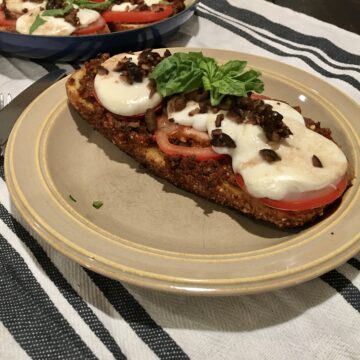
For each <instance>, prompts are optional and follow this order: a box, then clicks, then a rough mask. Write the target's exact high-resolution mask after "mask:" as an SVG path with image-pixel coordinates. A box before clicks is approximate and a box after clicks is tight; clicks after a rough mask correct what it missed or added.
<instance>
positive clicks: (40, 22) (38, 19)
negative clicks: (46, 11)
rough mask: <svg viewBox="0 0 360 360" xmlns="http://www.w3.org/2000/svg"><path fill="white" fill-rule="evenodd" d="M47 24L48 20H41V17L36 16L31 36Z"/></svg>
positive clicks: (31, 27) (30, 31)
mask: <svg viewBox="0 0 360 360" xmlns="http://www.w3.org/2000/svg"><path fill="white" fill-rule="evenodd" d="M45 23H46V20H44V19H43V18H41V17H40V16H39V15H36V18H35V20H34V22H33V23H32V24H31V26H30V29H29V34H30V35H31V34H32V33H33V32H34V31H35V30H36V29H37V28H38V27H39V26H41V25H43V24H45Z"/></svg>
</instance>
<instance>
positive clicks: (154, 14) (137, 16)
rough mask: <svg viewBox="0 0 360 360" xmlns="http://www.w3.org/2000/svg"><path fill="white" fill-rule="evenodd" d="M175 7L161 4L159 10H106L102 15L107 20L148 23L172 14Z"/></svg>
mask: <svg viewBox="0 0 360 360" xmlns="http://www.w3.org/2000/svg"><path fill="white" fill-rule="evenodd" d="M173 12H174V9H173V7H172V6H171V5H167V6H161V7H160V8H159V11H152V10H146V11H104V12H103V13H102V16H103V17H104V19H105V21H106V22H115V23H116V22H119V23H131V24H135V23H139V24H146V23H151V22H155V21H159V20H162V19H165V18H167V17H169V16H171V15H172V14H173Z"/></svg>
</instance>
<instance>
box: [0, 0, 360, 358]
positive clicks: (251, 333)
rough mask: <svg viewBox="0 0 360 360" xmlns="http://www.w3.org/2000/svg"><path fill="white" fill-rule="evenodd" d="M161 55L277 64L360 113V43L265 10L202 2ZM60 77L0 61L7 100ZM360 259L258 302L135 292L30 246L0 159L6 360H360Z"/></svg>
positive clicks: (0, 348)
mask: <svg viewBox="0 0 360 360" xmlns="http://www.w3.org/2000/svg"><path fill="white" fill-rule="evenodd" d="M166 45H167V46H186V45H188V46H197V47H217V48H224V49H231V50H238V51H242V52H249V53H253V54H259V55H264V56H267V57H271V58H275V59H278V60H280V61H284V62H287V63H290V64H293V65H295V66H297V67H299V68H303V69H305V70H307V71H309V72H311V73H313V74H315V75H317V76H319V77H323V78H326V79H327V81H329V82H330V83H332V84H333V85H335V86H337V87H338V88H340V89H342V90H343V91H344V92H346V93H348V94H349V95H350V96H351V97H353V98H354V99H356V100H357V101H359V102H360V36H358V35H356V34H353V33H350V32H347V31H344V30H341V29H339V28H337V27H335V26H332V25H329V24H326V23H323V22H320V21H318V20H315V19H313V18H311V17H308V16H305V15H302V14H299V13H296V12H293V11H291V10H288V9H285V8H282V7H279V6H276V5H273V4H271V3H268V2H265V1H263V0H253V1H247V2H245V1H240V0H238V1H235V0H228V1H220V0H203V1H202V2H201V3H200V4H199V6H198V9H197V12H196V16H195V17H193V18H192V19H191V20H190V21H189V22H188V23H187V24H186V25H185V26H184V27H182V29H181V31H180V32H179V33H178V34H177V36H176V38H174V39H173V40H172V41H171V42H169V43H167V44H166ZM56 66H57V65H54V64H46V63H44V62H41V61H37V62H30V61H25V60H19V59H15V58H5V57H0V70H1V74H0V92H5V93H7V92H11V93H12V94H13V95H17V94H18V93H20V92H21V91H22V90H23V89H24V88H26V87H27V86H28V85H29V84H31V83H32V82H33V81H34V80H36V79H37V78H39V77H41V76H42V75H44V74H45V73H46V72H47V71H49V70H51V69H53V68H54V67H56ZM60 66H61V67H65V68H66V69H68V70H72V68H73V67H72V66H71V65H60ZM359 259H360V258H359V257H355V258H352V259H350V260H349V261H348V262H347V263H346V264H344V265H343V266H341V267H339V268H338V269H336V270H333V271H330V272H329V273H327V274H325V275H323V276H321V278H319V279H315V280H312V281H309V282H307V283H305V284H301V285H298V286H295V287H292V288H289V289H284V290H279V291H275V292H272V293H267V294H261V295H252V296H241V297H240V296H238V297H228V298H195V297H182V296H175V295H169V294H163V293H159V292H155V291H150V290H145V289H140V288H136V287H132V286H128V285H126V284H122V283H119V282H117V281H114V280H110V279H107V278H105V277H103V276H101V275H98V274H95V273H93V272H91V271H89V270H87V269H84V268H82V267H81V266H79V265H77V264H76V263H74V262H72V261H71V260H69V259H67V258H66V257H64V256H62V255H61V254H59V253H58V252H56V251H55V250H53V249H52V248H50V247H49V246H48V245H47V244H46V243H44V242H43V241H41V240H38V241H37V240H35V239H34V238H33V237H32V236H31V235H30V234H29V233H28V232H27V231H26V229H25V228H24V227H23V226H22V225H20V223H19V222H18V221H17V220H16V219H15V218H14V217H13V216H12V214H11V207H10V200H9V194H8V191H7V188H6V183H5V181H4V170H3V159H2V158H0V320H1V322H0V359H6V360H9V359H17V360H21V359H29V358H33V359H51V360H53V359H69V360H70V359H74V360H75V359H76V360H79V359H114V358H115V359H125V358H128V359H141V360H144V359H156V358H160V359H171V360H175V359H188V358H191V359H216V360H218V359H219V360H221V359H276V360H279V359H280V360H281V359H302V360H306V359H309V360H310V359H311V360H312V359H337V360H338V359H360V290H359V289H360V274H359V271H360V261H359Z"/></svg>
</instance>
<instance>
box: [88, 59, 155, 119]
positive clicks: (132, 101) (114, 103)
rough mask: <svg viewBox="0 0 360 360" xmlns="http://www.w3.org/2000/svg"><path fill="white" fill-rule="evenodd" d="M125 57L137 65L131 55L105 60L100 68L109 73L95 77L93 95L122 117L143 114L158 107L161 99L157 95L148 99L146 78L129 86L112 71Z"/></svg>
mask: <svg viewBox="0 0 360 360" xmlns="http://www.w3.org/2000/svg"><path fill="white" fill-rule="evenodd" d="M125 56H126V57H127V58H131V60H132V61H133V62H134V63H137V55H131V54H120V55H115V56H113V57H111V58H110V59H108V60H106V61H105V62H104V63H103V64H102V66H103V67H105V68H106V69H107V70H108V71H109V73H108V74H106V75H99V74H97V75H96V76H95V80H94V88H95V93H96V96H97V98H98V100H99V101H100V103H101V104H102V106H104V108H105V109H107V110H109V111H110V112H112V113H114V114H117V115H122V116H133V115H138V114H143V113H145V111H146V110H147V109H153V108H155V107H156V106H158V105H159V104H160V103H161V101H162V97H161V95H160V94H159V93H155V94H154V95H153V96H152V97H151V98H150V97H149V96H150V87H149V83H150V80H149V79H148V78H144V79H143V81H142V82H141V83H136V82H134V83H133V84H131V85H130V84H128V83H127V82H126V81H125V80H123V79H121V77H120V73H119V72H116V71H114V68H115V67H116V65H117V63H118V62H119V61H120V60H122V59H123V58H124V57H125Z"/></svg>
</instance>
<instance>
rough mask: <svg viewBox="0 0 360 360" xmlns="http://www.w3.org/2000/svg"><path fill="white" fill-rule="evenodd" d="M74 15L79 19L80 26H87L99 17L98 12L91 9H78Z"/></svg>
mask: <svg viewBox="0 0 360 360" xmlns="http://www.w3.org/2000/svg"><path fill="white" fill-rule="evenodd" d="M76 16H77V17H78V19H79V22H80V27H87V26H89V25H90V24H92V23H94V22H95V21H97V20H98V19H99V18H100V14H99V13H98V12H97V11H95V10H91V9H79V11H78V12H77V14H76Z"/></svg>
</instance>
